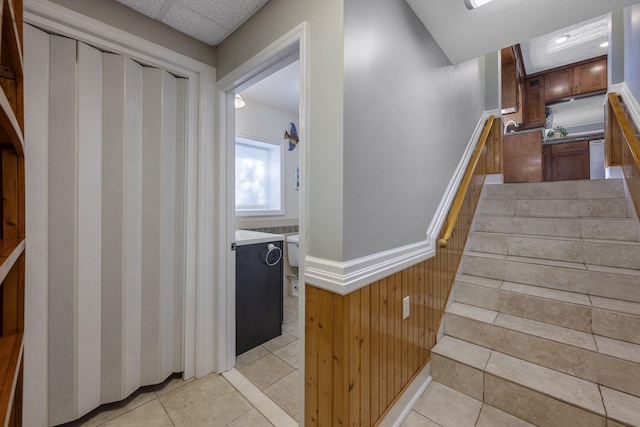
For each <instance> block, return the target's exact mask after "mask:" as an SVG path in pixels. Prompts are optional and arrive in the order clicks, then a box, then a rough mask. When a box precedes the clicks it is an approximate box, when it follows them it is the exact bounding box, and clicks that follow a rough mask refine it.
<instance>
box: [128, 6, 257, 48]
mask: <svg viewBox="0 0 640 427" xmlns="http://www.w3.org/2000/svg"><path fill="white" fill-rule="evenodd" d="M116 1H118V2H120V3H122V4H124V5H125V6H128V7H130V8H131V9H134V10H136V11H138V12H140V13H142V14H143V15H146V16H148V17H150V18H152V19H155V20H157V21H160V22H162V23H164V24H166V25H168V26H170V27H172V28H174V29H176V30H178V31H180V32H181V33H185V34H187V35H189V36H191V37H193V38H194V39H196V40H200V41H201V42H203V43H206V44H209V45H211V46H216V45H218V44H220V43H221V42H222V41H223V40H224V39H225V38H227V37H228V36H229V35H230V34H231V33H233V32H234V31H235V29H236V28H238V27H239V26H240V25H242V24H243V23H244V22H245V21H246V20H247V19H249V18H250V17H251V15H253V14H254V13H256V12H257V11H258V9H260V8H261V7H262V6H264V5H265V4H266V3H267V1H269V0H116Z"/></svg>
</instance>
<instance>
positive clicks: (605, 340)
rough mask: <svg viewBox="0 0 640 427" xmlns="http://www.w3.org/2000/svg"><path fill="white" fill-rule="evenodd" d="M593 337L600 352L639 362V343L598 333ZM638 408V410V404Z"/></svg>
mask: <svg viewBox="0 0 640 427" xmlns="http://www.w3.org/2000/svg"><path fill="white" fill-rule="evenodd" d="M593 338H594V339H595V340H596V345H597V346H598V352H599V353H600V354H606V355H608V356H612V357H616V358H618V359H621V360H628V361H630V362H633V363H640V345H638V344H633V343H630V342H626V341H620V340H617V339H614V338H609V337H602V336H599V335H594V336H593ZM638 408H639V409H638V410H639V411H640V406H639V407H638Z"/></svg>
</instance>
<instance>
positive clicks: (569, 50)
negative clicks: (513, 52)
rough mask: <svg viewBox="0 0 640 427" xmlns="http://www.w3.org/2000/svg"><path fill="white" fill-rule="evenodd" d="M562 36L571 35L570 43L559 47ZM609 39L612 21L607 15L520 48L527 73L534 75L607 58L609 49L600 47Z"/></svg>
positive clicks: (521, 45) (526, 43)
mask: <svg viewBox="0 0 640 427" xmlns="http://www.w3.org/2000/svg"><path fill="white" fill-rule="evenodd" d="M562 35H569V40H568V41H567V42H565V43H562V44H557V43H556V39H557V38H558V37H560V36H562ZM608 39H609V17H608V15H604V16H600V17H596V18H593V19H590V20H588V21H585V22H582V23H580V24H576V25H572V26H569V27H566V28H563V29H561V30H558V31H554V32H552V33H549V34H546V35H544V36H540V37H536V38H534V39H531V40H529V41H526V42H522V43H520V47H521V49H522V59H523V61H524V66H525V70H526V73H527V74H534V73H537V72H540V71H545V70H549V69H551V68H555V67H559V66H562V65H565V64H571V63H574V62H579V61H583V60H585V59H589V58H593V57H596V56H600V55H606V54H607V49H606V48H602V47H600V44H601V43H602V42H605V41H607V40H608Z"/></svg>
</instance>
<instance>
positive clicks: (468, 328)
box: [444, 313, 493, 348]
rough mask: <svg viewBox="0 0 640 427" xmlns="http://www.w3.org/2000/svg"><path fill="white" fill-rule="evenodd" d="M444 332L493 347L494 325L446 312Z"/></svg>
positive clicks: (483, 345) (480, 344)
mask: <svg viewBox="0 0 640 427" xmlns="http://www.w3.org/2000/svg"><path fill="white" fill-rule="evenodd" d="M444 333H445V335H449V336H450V337H454V338H458V339H461V340H464V341H467V342H470V343H473V344H476V345H479V346H482V347H486V348H493V325H492V324H490V323H485V322H480V321H477V320H474V319H470V318H468V317H464V316H458V315H455V314H451V313H445V318H444Z"/></svg>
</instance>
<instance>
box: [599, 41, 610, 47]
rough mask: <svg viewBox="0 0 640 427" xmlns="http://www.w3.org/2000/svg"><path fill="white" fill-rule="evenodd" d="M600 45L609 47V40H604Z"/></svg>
mask: <svg viewBox="0 0 640 427" xmlns="http://www.w3.org/2000/svg"><path fill="white" fill-rule="evenodd" d="M600 47H609V42H603V43H601V44H600Z"/></svg>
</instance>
